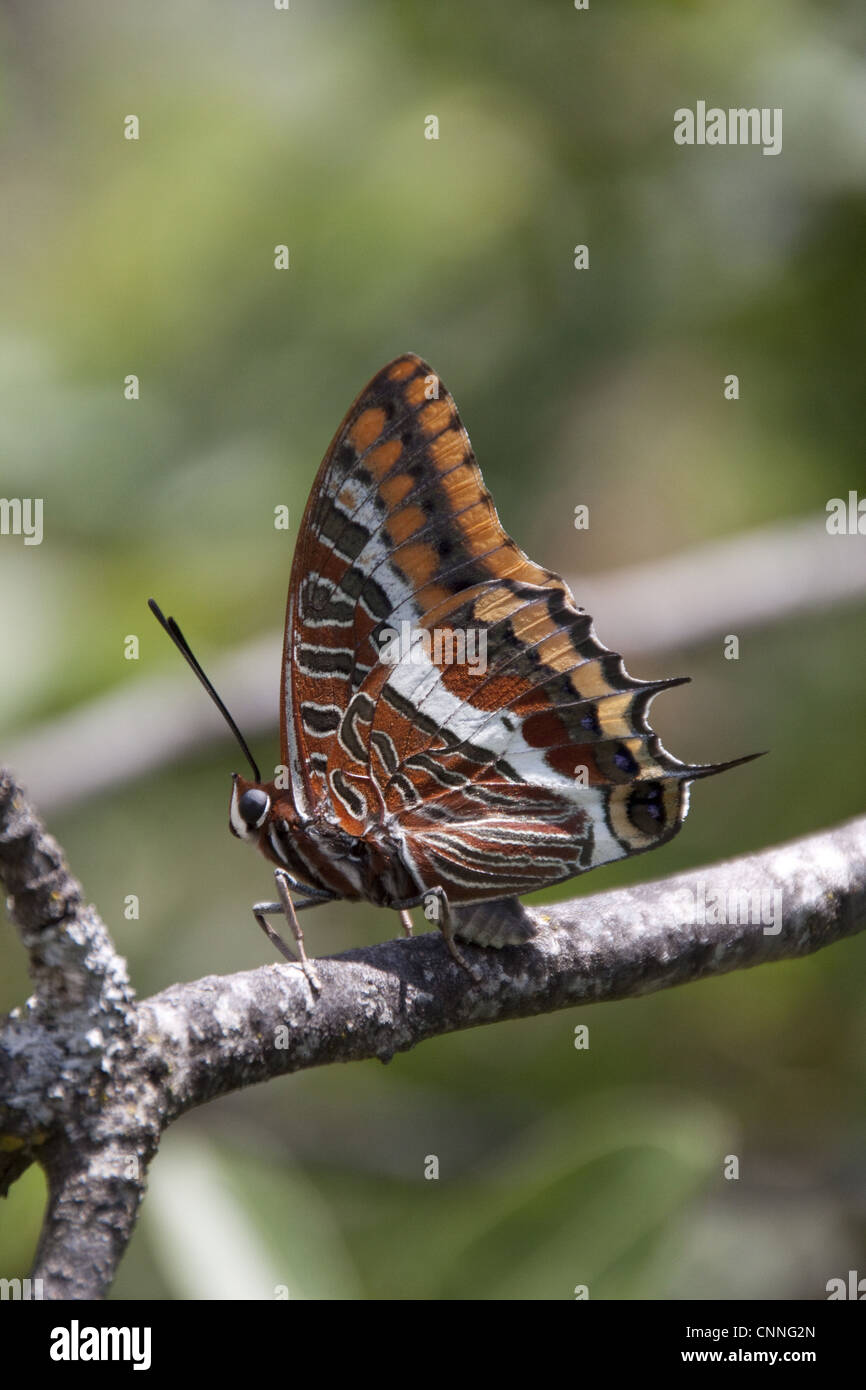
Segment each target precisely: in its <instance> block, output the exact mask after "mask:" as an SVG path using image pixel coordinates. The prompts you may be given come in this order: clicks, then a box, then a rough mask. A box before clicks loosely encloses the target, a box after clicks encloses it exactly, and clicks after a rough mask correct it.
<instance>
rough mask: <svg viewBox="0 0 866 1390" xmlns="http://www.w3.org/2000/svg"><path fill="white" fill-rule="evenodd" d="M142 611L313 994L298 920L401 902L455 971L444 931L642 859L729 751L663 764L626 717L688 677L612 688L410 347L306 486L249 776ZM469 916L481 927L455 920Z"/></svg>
mask: <svg viewBox="0 0 866 1390" xmlns="http://www.w3.org/2000/svg"><path fill="white" fill-rule="evenodd" d="M150 607H151V609H152V610H153V612H154V613H155V615H156V617H157V618H158V619H159V621H160V622H161V623H162V625H163V627H164V628H165V629H166V631H167V632H168V633H169V635H170V636H171V638H172V640H173V641H174V642H175V644H176V645H177V646H178V648H179V649H180V651H181V652H182V654H183V655H184V657H185V659H186V660H187V661H188V662H189V664H190V665H191V666H192V668H193V670H194V671H195V673H196V675H197V676H198V677H199V679H200V680H201V681H202V683H203V684H204V685H205V688H206V689H207V690H208V693H209V694H210V695H211V697H212V698H213V699H214V701H215V702H216V704H217V706H218V708H219V709H220V711H221V712H222V714H223V715H224V717H225V718H226V720H227V721H228V723H229V726H230V727H231V729H232V731H233V732H234V734H235V736H236V737H237V739H238V740H239V742H240V745H241V747H242V749H243V751H244V753H245V755H246V757H247V759H248V761H249V763H250V767H251V769H252V772H253V778H252V780H249V779H247V778H245V777H243V776H240V775H239V774H234V777H233V785H232V793H231V802H230V810H229V825H230V829H231V831H232V833H233V834H234V835H236V836H237V837H238V838H240V839H241V840H246V841H248V842H249V843H251V844H254V845H256V846H257V847H258V848H259V850H260V851H261V852H262V854H264V856H265V858H267V859H269V860H270V861H271V862H272V863H274V864H276V865H277V868H276V870H275V882H276V887H277V894H278V901H276V902H263V903H257V904H256V905H255V906H254V907H253V912H254V914H255V917H256V920H257V921H258V923H259V925H260V926H261V927H262V929H263V930H264V931H265V932H266V933H267V935H268V936H269V937H270V939H271V941H272V942H273V943H274V945H275V946H276V947H277V948H278V950H280V952H281V953H282V954H283V955H284V956H286V958H287V959H289V960H293V961H296V960H297V958H296V957H295V956H294V954H293V953H292V951H291V950H290V949H289V947H288V946H287V945H286V944H285V942H284V941H283V940H282V938H281V937H280V936H279V934H278V933H277V932H276V931H275V930H274V929H273V928H272V927H271V925H270V924H269V923H268V922H267V920H266V917H267V915H269V914H274V913H281V914H283V915H285V917H286V919H287V920H288V923H289V925H290V927H291V930H292V934H293V936H294V938H295V941H296V943H297V946H298V950H299V954H300V958H301V964H302V965H303V968H304V970H305V971H306V973H307V975H308V978H309V979H310V982H311V984H313V985H314V987H316V988H318V987H319V982H318V978H317V976H316V974H315V970H314V969H313V967H312V965H311V964H310V962H309V960H308V958H307V956H306V953H305V949H304V941H303V933H302V932H301V929H300V925H299V923H298V919H297V913H298V912H299V911H301V910H302V909H305V908H308V907H312V906H314V905H316V904H319V903H325V902H332V901H334V900H335V899H349V900H363V901H366V902H370V903H375V904H376V905H378V906H381V907H387V908H392V909H395V910H396V911H398V912H399V913H400V914H401V917H402V920H403V926H404V930H406V932H407V934H409V935H411V918H409V916H408V913H409V909H411V908H412V907H416V906H419V905H423V906H424V909H425V915H426V916H427V917H428V919H429V920H432V921H435V922H436V923H437V924H438V925H439V927H440V928H441V930H442V932H443V935H444V937H445V940H446V943H447V945H448V948H449V950H450V951H451V954H452V955H453V956H454V958H455V959H456V960H457V961H458V962H459V963H460V964H461V965H464V966H466V967H467V968H469V967H468V966H467V962H466V960H465V958H464V956H463V954H462V952H461V951H460V949H459V946H458V945H457V942H456V939H455V938H456V937H457V936H459V937H460V938H461V939H462V940H468V941H473V942H475V943H476V944H484V945H492V946H504V945H518V944H523V943H525V942H526V941H527V940H528V939H529V937H530V936H531V934H532V933H533V930H534V928H533V927H532V925H531V923H530V921H529V918H528V917H527V916H526V915H525V914H524V913H522V912H521V911H520V910H519V905H518V904H516V903H515V900H516V898H517V897H519V896H520V895H521V894H525V893H531V892H534V891H535V890H536V889H539V888H545V887H548V886H549V885H551V884H555V883H560V882H562V881H563V880H564V879H568V878H571V877H572V876H573V875H575V874H579V873H583V872H585V871H586V870H587V869H592V868H595V867H597V866H598V865H600V864H608V863H610V862H611V861H612V860H615V859H622V858H625V857H626V856H629V855H634V854H639V853H642V852H643V851H645V850H648V849H653V848H655V847H656V846H658V845H662V844H664V843H665V842H666V841H667V840H670V839H671V837H672V836H673V835H675V834H676V832H677V831H678V830H679V829H680V826H681V825H682V823H683V820H684V818H685V815H686V812H687V810H688V800H689V788H690V784H691V783H692V782H693V781H695V780H696V779H698V778H701V777H707V776H709V775H711V774H714V773H717V772H721V771H723V770H725V769H726V768H728V767H733V766H736V765H737V764H738V763H741V762H746V761H748V760H749V759H748V758H738V759H735V760H734V761H732V762H728V763H717V764H698V765H690V764H686V763H682V762H680V761H678V759H676V758H674V757H672V756H671V755H670V754H669V753H667V752H666V751H665V749H664V748H663V747H662V744H661V742H660V740H659V739H658V737H657V736H656V735H655V734H654V733H653V731H652V729H651V728H650V725H649V722H648V711H649V706H650V703H651V701H652V700H653V699H654V697H655V696H656V695H657V694H658V693H659V692H660V691H662V690H667V689H670V688H671V687H673V686H676V685H680V684H683V683H684V682H685V681H687V680H688V677H677V678H675V679H671V680H659V681H639V680H635V679H633V678H632V677H631V676H629V675H628V674H627V673H626V671H625V669H624V666H623V661H622V658H621V657H620V656H619V655H618V654H617V653H616V652H614V651H610V650H608V648H606V647H604V646H602V644H601V643H600V642H599V640H598V638H597V637H596V635H595V632H594V629H593V624H592V619H591V618H590V616H589V614H588V613H586V612H585V611H584V610H583V609H582V608H581V607H580V606H579V605H578V604H577V603H576V601H575V599H574V597H573V595H572V593H571V590H570V589H569V587H568V585H567V584H566V583H565V581H564V580H563V579H561V578H560V576H559V575H557V574H554V573H553V572H552V571H551V570H547V569H544V568H542V567H541V566H540V565H536V564H534V563H533V561H532V560H530V559H529V558H528V557H527V556H526V555H525V554H524V553H523V551H522V550H520V549H519V548H518V546H517V545H516V543H515V542H514V541H513V540H512V539H511V538H510V536H508V535H507V534H506V532H505V531H504V530H503V528H502V526H501V524H500V521H499V518H498V516H497V514H496V508H495V506H494V504H493V498H492V497H491V495H490V493H489V492H488V491H487V489H486V487H485V485H484V481H483V479H482V477H481V472H480V470H479V467H478V464H477V462H476V460H475V455H474V453H473V451H472V446H471V444H470V442H469V436H468V434H467V433H466V430H465V429H464V427H463V425H462V423H461V421H460V417H459V415H458V413H457V407H456V405H455V403H454V398H453V397H452V396H451V394H450V393H449V392H448V391H447V390H446V389H445V387H444V385H443V384H442V381H441V380H440V378H439V377H438V375H437V374H436V373H435V372H434V371H433V370H432V369H431V368H430V367H429V366H428V365H427V363H426V362H424V361H422V360H421V358H419V357H416V356H415V355H414V354H413V353H406V354H405V355H403V356H401V357H397V358H395V360H394V361H393V362H390V363H388V365H387V366H385V367H383V368H382V369H381V371H379V372H378V373H377V374H376V375H375V376H374V377H373V379H372V380H371V381H370V382H369V383H368V385H367V386H365V388H364V390H363V391H362V392H361V394H360V395H359V396H358V398H357V399H356V401H355V402H354V404H353V405H352V406H351V408H350V409H349V411H348V413H347V415H346V417H345V419H344V420H343V422H342V424H341V425H340V427H339V429H338V430H337V433H336V434H335V436H334V439H333V441H332V443H331V445H330V448H329V449H328V451H327V453H326V455H325V458H324V460H323V462H322V465H321V467H320V469H319V472H318V474H317V476H316V480H315V482H314V483H313V488H312V491H311V493H310V497H309V501H308V503H307V507H306V510H305V512H304V515H303V519H302V521H301V525H300V530H299V533H298V539H297V545H296V548H295V556H294V562H293V564H292V571H291V578H290V582H289V592H288V600H287V605H286V619H285V636H284V642H283V654H282V671H281V684H280V739H281V768H280V769H277V775H276V776H275V778H274V779H273V780H271V781H267V782H265V781H263V780H262V777H261V775H260V773H259V769H258V767H257V765H256V763H255V760H254V759H253V757H252V754H251V753H250V751H249V748H248V747H247V744H246V742H245V741H244V739H243V737H242V735H241V733H240V731H239V730H238V728H237V726H236V724H235V723H234V721H233V719H232V718H231V715H230V714H229V712H228V710H227V709H226V707H225V705H224V704H223V703H222V701H221V700H220V698H219V696H218V695H217V693H216V691H215V690H214V688H213V686H212V685H211V684H210V682H209V681H208V679H207V677H206V676H205V674H204V672H203V670H202V668H201V666H200V665H199V663H198V662H197V660H196V658H195V657H194V655H193V653H192V651H191V649H190V647H189V645H188V643H187V642H186V639H185V638H184V637H183V634H182V632H181V630H180V628H179V627H178V625H177V624H176V623H175V622H174V619H172V618H165V617H164V616H163V614H162V612H161V610H160V609H159V607H158V606H157V604H156V603H155V602H154V601H153V600H152V599H151V600H150ZM749 756H755V755H749ZM491 901H496V902H498V903H499V907H498V908H497V909H496V910H495V911H494V912H493V914H492V916H491V914H490V913H488V914H486V915H484V916H482V917H481V918H479V916H478V914H477V913H476V914H474V915H473V913H472V911H469V910H468V909H469V908H471V907H472V906H473V905H475V904H478V903H487V902H491ZM515 906H517V908H518V910H517V911H514V907H515Z"/></svg>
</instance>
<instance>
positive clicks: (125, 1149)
mask: <svg viewBox="0 0 866 1390" xmlns="http://www.w3.org/2000/svg"><path fill="white" fill-rule="evenodd" d="M0 876H2V877H3V878H4V879H5V881H6V884H7V887H8V889H9V891H10V894H11V899H12V915H13V918H14V920H15V921H16V922H17V923H18V925H19V928H20V930H21V936H22V940H23V942H24V944H25V946H26V947H27V949H28V951H29V953H30V957H31V962H32V970H33V974H34V978H35V981H36V996H35V998H34V999H33V1000H30V1001H28V1003H27V1005H26V1006H24V1008H23V1009H20V1010H16V1011H15V1012H14V1013H13V1014H12V1015H10V1016H9V1018H8V1019H7V1020H6V1021H5V1025H4V1026H3V1028H2V1030H0V1187H2V1179H3V1176H4V1164H5V1179H6V1184H7V1185H8V1183H9V1182H11V1181H12V1180H13V1179H14V1178H15V1177H16V1176H18V1175H19V1173H20V1172H21V1171H23V1168H24V1167H26V1165H27V1163H29V1162H30V1161H32V1160H33V1159H38V1161H39V1162H40V1163H42V1164H43V1166H44V1167H45V1169H46V1171H47V1173H48V1179H49V1188H50V1193H51V1196H50V1201H49V1209H48V1212H47V1215H46V1223H45V1229H44V1231H43V1236H42V1240H41V1242H40V1246H39V1250H38V1252H37V1258H36V1265H35V1269H34V1276H35V1277H37V1278H42V1279H43V1281H44V1293H45V1296H46V1297H51V1298H86V1297H100V1296H102V1295H103V1294H104V1293H105V1291H106V1290H107V1288H108V1287H109V1285H110V1281H111V1278H112V1276H113V1273H114V1270H115V1269H116V1267H117V1263H118V1262H119V1259H120V1257H121V1255H122V1253H123V1250H124V1249H125V1246H126V1244H127V1242H128V1240H129V1236H130V1234H131V1231H132V1227H133V1224H134V1220H135V1215H136V1212H137V1209H138V1204H139V1202H140V1199H141V1196H142V1193H143V1188H144V1175H145V1172H146V1168H147V1164H148V1162H149V1161H150V1159H151V1158H152V1156H153V1154H154V1153H155V1151H156V1147H157V1144H158V1141H159V1136H160V1134H161V1132H162V1131H163V1130H164V1129H165V1127H166V1126H167V1125H168V1124H170V1123H171V1121H172V1120H174V1119H176V1118H177V1117H178V1116H179V1115H182V1114H184V1113H185V1112H186V1111H188V1110H190V1109H192V1108H193V1107H194V1106H197V1105H201V1104H203V1103H204V1102H205V1101H207V1100H212V1099H214V1098H215V1097H217V1096H222V1095H226V1094H228V1093H229V1092H231V1091H233V1090H237V1089H238V1088H240V1087H243V1086H249V1085H253V1084H255V1083H257V1082H260V1081H265V1080H268V1079H269V1078H271V1077H274V1076H280V1075H284V1074H286V1073H288V1072H295V1071H300V1070H302V1069H305V1068H308V1067H314V1066H324V1065H326V1064H328V1063H331V1062H350V1061H358V1060H361V1059H364V1058H373V1057H376V1058H379V1059H381V1060H382V1061H387V1060H388V1059H389V1058H391V1057H392V1056H393V1055H394V1053H395V1052H398V1051H406V1050H408V1049H409V1048H411V1047H414V1046H416V1044H417V1043H419V1042H422V1041H424V1040H425V1039H427V1038H432V1037H436V1036H438V1035H440V1034H444V1033H449V1032H455V1031H457V1030H459V1029H463V1028H472V1027H477V1026H479V1025H481V1024H486V1023H495V1022H499V1021H501V1020H504V1019H510V1018H525V1017H529V1016H531V1015H534V1014H540V1013H548V1012H552V1011H554V1010H556V1009H565V1008H570V1007H572V1006H573V1005H577V1004H586V1003H598V1002H601V1001H603V1000H612V999H624V998H628V997H632V996H635V995H641V994H647V993H650V992H652V991H655V990H660V989H667V988H670V987H671V986H673V985H678V984H686V983H689V982H691V981H694V980H699V979H704V978H706V977H708V976H712V975H719V974H724V973H726V972H728V971H731V970H738V969H743V968H745V967H747V966H751V965H758V964H762V963H765V962H771V961H774V960H782V959H785V958H789V957H794V956H802V955H808V954H810V953H811V952H813V951H817V950H820V949H821V948H822V947H824V946H827V945H830V944H831V943H833V942H835V941H839V940H841V939H843V938H844V937H846V936H852V935H854V934H855V933H856V932H859V931H861V930H863V928H864V926H866V817H863V818H860V819H858V820H855V821H851V822H849V823H848V824H846V825H842V826H839V827H837V828H836V829H834V830H831V831H827V832H824V833H821V834H818V835H813V836H810V837H808V838H806V839H802V840H798V841H794V842H792V843H790V844H787V845H782V846H780V847H778V848H776V849H770V850H766V851H764V852H763V853H760V854H756V855H749V856H746V857H744V858H740V859H734V860H730V861H728V862H726V863H723V864H717V865H714V866H712V867H710V868H706V869H701V870H698V871H697V872H689V873H684V874H679V875H676V876H675V877H671V878H668V879H665V880H663V881H660V882H655V883H649V884H642V885H640V886H639V887H634V888H625V889H619V890H617V891H614V892H608V893H600V894H595V895H593V896H589V897H584V898H575V899H572V900H571V901H569V902H565V903H559V904H557V905H556V906H552V907H545V908H535V909H519V910H520V911H522V912H524V913H525V915H526V916H527V918H528V919H529V921H530V922H531V924H532V926H533V928H534V930H535V935H534V938H533V940H532V941H531V942H530V944H529V945H527V946H523V947H507V948H505V949H503V950H481V949H479V948H473V947H469V946H466V947H464V950H465V951H466V952H467V954H468V955H470V957H471V959H472V962H473V964H474V965H476V966H477V967H478V966H480V968H481V981H480V983H479V984H473V983H472V982H471V981H470V980H469V978H468V976H467V975H466V974H465V972H464V971H462V970H461V969H460V968H459V967H458V966H456V965H455V964H454V962H453V961H452V959H451V957H450V956H449V955H448V952H447V950H446V948H445V945H444V942H443V941H442V939H441V937H440V936H439V934H438V933H436V932H434V933H431V934H428V935H425V936H421V937H417V938H415V939H414V940H412V941H406V940H398V941H388V942H384V943H383V944H381V945H378V946H374V947H371V948H368V949H364V950H355V951H348V952H346V953H345V954H343V955H341V956H337V957H332V958H328V959H325V960H319V961H318V962H317V970H318V973H319V975H320V977H321V980H322V985H323V989H322V992H321V994H320V995H318V996H316V995H313V994H312V992H311V991H310V988H309V985H308V984H307V981H306V979H305V977H304V976H303V974H302V973H301V971H300V969H298V968H296V967H293V966H290V965H284V964H279V965H277V964H275V965H271V966H266V967H264V968H262V969H259V970H252V971H248V972H245V973H243V974H236V975H231V976H226V977H217V976H207V977H205V978H204V979H201V980H197V981H194V982H192V983H188V984H178V985H173V986H172V987H171V988H169V989H167V990H164V991H162V992H161V993H160V994H157V995H155V996H154V997H153V998H151V999H147V1000H144V1001H142V1002H140V1003H138V1004H136V1003H134V1001H133V997H132V993H131V991H130V989H129V986H128V984H127V982H126V976H125V972H124V969H123V965H122V962H121V961H120V960H119V958H118V957H117V955H116V953H115V952H114V948H113V947H112V945H111V942H110V939H109V937H108V934H107V932H106V930H105V928H104V926H103V925H102V923H101V922H100V921H99V918H98V917H97V915H96V913H95V912H94V910H93V909H92V908H88V907H84V906H82V896H81V891H80V889H79V887H78V885H77V884H76V883H75V881H74V879H72V878H71V876H70V875H69V872H68V870H67V869H66V866H65V865H64V864H63V861H62V858H61V856H60V854H59V851H58V849H57V846H56V845H55V844H54V841H53V840H51V838H50V837H49V836H46V835H45V833H44V831H43V830H42V829H41V826H40V825H39V823H38V821H37V820H36V819H35V817H34V816H33V814H32V812H31V811H30V810H29V808H28V807H27V806H26V804H25V802H24V799H23V797H22V795H21V793H20V791H19V790H18V788H17V787H16V785H15V783H14V781H13V780H12V778H11V776H9V775H8V774H0ZM502 910H503V906H502V904H489V905H486V906H485V907H483V908H480V909H474V910H473V911H474V912H476V913H477V912H479V911H482V912H484V913H494V914H495V913H498V912H501V911H502ZM509 910H515V909H514V908H513V907H510V908H509Z"/></svg>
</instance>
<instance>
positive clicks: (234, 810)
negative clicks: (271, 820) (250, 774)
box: [229, 772, 271, 840]
mask: <svg viewBox="0 0 866 1390" xmlns="http://www.w3.org/2000/svg"><path fill="white" fill-rule="evenodd" d="M270 809H271V797H270V794H269V793H268V792H267V791H266V790H265V788H264V787H262V786H258V785H257V784H256V783H255V782H248V781H247V780H246V778H245V777H241V776H240V774H239V773H237V772H236V773H235V774H234V775H233V777H232V799H231V802H230V803H229V830H230V831H231V832H232V834H233V835H236V836H237V837H238V839H239V840H258V838H259V836H260V833H261V829H262V826H263V825H264V824H265V821H266V820H267V818H268V812H269V811H270Z"/></svg>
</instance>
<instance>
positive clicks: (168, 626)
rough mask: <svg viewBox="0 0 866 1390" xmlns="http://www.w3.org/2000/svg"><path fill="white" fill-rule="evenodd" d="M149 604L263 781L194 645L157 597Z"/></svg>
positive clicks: (256, 778)
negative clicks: (198, 658)
mask: <svg viewBox="0 0 866 1390" xmlns="http://www.w3.org/2000/svg"><path fill="white" fill-rule="evenodd" d="M147 606H148V608H149V609H150V611H151V613H152V614H153V616H154V617H155V618H156V621H157V622H158V623H159V625H160V627H162V628H164V630H165V631H166V632H167V633H168V635H169V637H170V638H171V640H172V642H173V643H174V645H175V646H176V647H177V649H178V651H179V652H180V654H181V656H182V657H183V659H184V661H186V662H188V664H189V665H190V666H191V667H192V669H193V671H195V674H196V675H197V676H198V678H199V680H200V681H201V683H202V685H203V686H204V688H205V690H206V691H207V693H208V695H209V696H210V697H211V699H212V700H213V702H214V704H215V705H216V707H217V709H218V710H219V712H220V714H221V715H222V717H223V719H224V720H225V721H226V723H227V724H228V726H229V728H230V729H231V731H232V733H233V734H234V736H235V738H236V739H237V741H238V743H239V744H240V746H241V748H242V749H243V750H244V753H245V755H246V758H247V761H248V762H249V765H250V767H251V768H252V770H253V776H254V778H255V780H256V782H261V780H262V774H261V773H260V772H259V769H258V768H257V766H256V760H255V758H254V757H253V755H252V753H251V752H250V750H249V748H248V746H247V741H246V739H245V738H244V736H243V734H242V733H241V731H240V729H239V728H238V726H237V724H236V723H235V721H234V720H233V719H232V717H231V715H230V714H229V712H228V710H227V709H226V707H225V705H224V704H223V702H222V700H221V699H220V697H219V695H217V693H216V691H215V690H214V688H213V686H212V685H211V683H210V681H209V680H208V678H207V676H206V675H205V673H204V671H203V670H202V668H201V666H200V665H199V663H198V661H197V660H196V658H195V657H194V656H193V654H192V647H191V646H190V645H189V642H187V640H186V638H185V637H184V635H183V633H182V632H181V630H180V628H179V627H178V625H177V623H176V622H175V620H174V618H167V617H166V616H165V614H164V613H163V611H162V609H161V608H160V606H159V604H158V603H157V602H156V599H152V598H149V599H148V600H147Z"/></svg>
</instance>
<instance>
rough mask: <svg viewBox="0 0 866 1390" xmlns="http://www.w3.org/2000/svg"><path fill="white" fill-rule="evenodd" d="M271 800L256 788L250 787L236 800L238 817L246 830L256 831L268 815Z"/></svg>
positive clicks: (265, 793)
mask: <svg viewBox="0 0 866 1390" xmlns="http://www.w3.org/2000/svg"><path fill="white" fill-rule="evenodd" d="M270 804H271V798H270V797H269V796H268V794H267V792H263V791H261V790H260V789H259V788H258V787H250V789H249V791H245V792H244V794H243V796H241V797H239V798H238V815H239V816H240V818H241V820H242V821H243V823H244V825H245V826H246V827H247V829H248V830H258V828H259V826H260V825H261V823H262V821H263V820H264V818H265V816H266V815H267V813H268V808H269V807H270Z"/></svg>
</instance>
